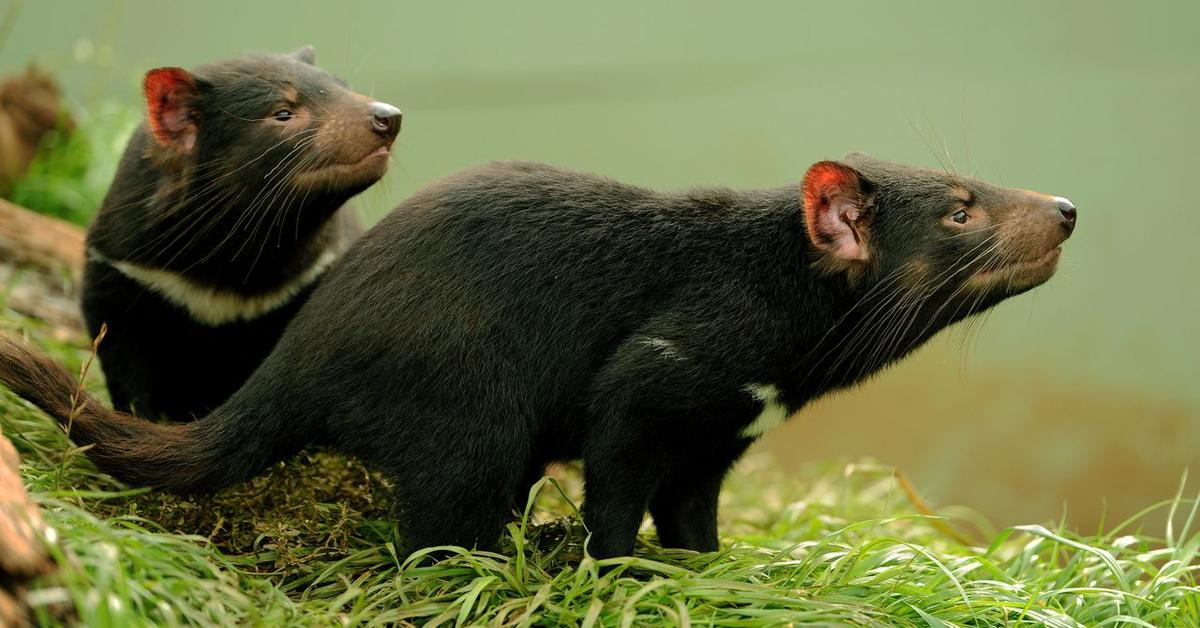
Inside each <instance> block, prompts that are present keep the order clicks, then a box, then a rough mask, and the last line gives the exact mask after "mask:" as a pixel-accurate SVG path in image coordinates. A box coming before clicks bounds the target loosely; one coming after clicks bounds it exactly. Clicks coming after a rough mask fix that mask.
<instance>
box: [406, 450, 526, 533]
mask: <svg viewBox="0 0 1200 628" xmlns="http://www.w3.org/2000/svg"><path fill="white" fill-rule="evenodd" d="M527 458H528V452H526V451H522V450H520V449H518V448H516V447H506V446H505V445H504V444H500V443H493V442H487V441H486V440H483V441H480V442H477V443H476V446H475V447H466V446H464V444H463V443H457V444H452V443H449V442H447V443H444V444H442V446H441V447H439V448H437V449H436V450H434V451H431V452H428V453H427V454H426V455H421V456H413V457H410V458H409V459H408V460H406V461H405V464H404V465H403V466H391V467H390V468H389V469H388V470H389V475H390V476H391V477H393V478H395V487H394V493H395V496H396V504H397V506H396V518H397V521H398V523H399V527H400V532H401V534H402V535H403V542H404V545H405V550H406V553H407V552H412V551H415V550H417V549H420V548H423V547H431V546H435V545H457V546H461V547H465V548H468V549H470V548H479V549H492V548H494V547H495V546H496V542H497V541H498V540H499V539H500V535H501V534H502V533H503V531H504V526H505V524H506V523H508V522H509V521H511V520H512V518H513V505H514V504H515V503H517V502H518V501H519V502H520V503H522V504H524V494H523V493H522V491H525V490H527V488H528V487H527V486H525V480H526V477H527V473H528V464H527V462H526V460H527Z"/></svg>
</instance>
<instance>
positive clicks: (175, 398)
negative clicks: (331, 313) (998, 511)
mask: <svg viewBox="0 0 1200 628" xmlns="http://www.w3.org/2000/svg"><path fill="white" fill-rule="evenodd" d="M144 88H145V97H146V114H147V115H146V121H145V123H144V124H143V125H142V126H141V128H139V129H137V131H136V132H135V133H134V134H133V137H132V139H130V141H129V145H128V147H127V148H126V150H125V155H124V157H123V158H122V159H121V164H120V167H119V168H118V170H117V174H116V178H115V179H114V181H113V184H112V187H111V188H110V189H109V192H108V196H107V197H106V198H105V200H104V204H103V206H102V207H101V209H100V212H99V214H98V216H97V217H96V220H95V221H94V222H93V223H92V226H91V228H90V230H89V231H88V263H87V267H86V270H85V276H84V287H83V312H84V316H85V318H86V320H87V323H88V328H89V330H90V331H91V333H92V334H93V335H94V334H96V333H97V332H98V331H99V329H100V326H101V324H103V323H107V324H108V337H107V340H105V342H103V343H102V344H101V346H100V361H101V365H102V367H103V368H104V373H105V375H106V376H107V380H108V388H109V392H110V393H111V395H112V400H113V405H114V406H116V408H117V409H118V410H122V411H126V412H128V411H130V410H133V411H134V412H136V413H137V414H139V415H142V416H145V417H154V418H157V417H159V416H167V417H171V418H174V419H180V420H184V419H190V418H193V417H194V416H203V415H204V414H206V413H207V412H208V411H209V410H211V409H213V408H215V407H217V406H218V405H220V404H221V402H223V401H225V399H226V398H228V397H229V395H230V394H232V393H233V392H234V391H235V390H237V389H238V387H240V386H241V385H242V384H243V383H244V382H245V381H246V378H247V377H249V375H250V373H251V372H252V371H253V370H254V368H255V367H257V366H258V364H259V362H261V361H262V359H263V358H264V357H266V355H267V353H269V352H270V350H271V348H272V347H273V346H274V345H275V342H276V341H277V340H278V339H279V336H280V335H281V334H282V333H283V329H284V327H286V326H287V323H288V321H290V320H291V318H292V316H293V315H294V314H295V313H296V311H297V310H298V309H299V308H300V304H301V303H303V302H304V300H305V299H306V298H307V296H308V294H309V293H310V292H311V289H312V287H313V284H314V282H315V281H316V280H317V279H318V278H319V277H320V276H321V275H322V274H323V273H324V271H325V270H326V269H327V268H328V267H329V265H330V263H331V262H333V260H334V259H335V258H336V257H337V256H338V255H340V254H341V253H342V252H343V251H344V250H345V248H346V247H347V246H348V245H349V243H350V242H351V241H352V240H353V239H354V238H356V237H357V236H358V235H359V234H360V232H361V229H360V228H359V226H358V222H357V219H356V218H355V216H354V214H353V210H352V209H351V208H350V207H349V206H347V205H346V201H347V200H349V199H350V197H352V196H354V195H355V194H358V193H359V192H361V191H362V190H364V189H366V188H367V187H368V186H370V185H371V184H373V183H375V181H377V180H378V179H379V178H380V177H381V176H383V174H384V172H385V171H386V170H387V166H388V157H389V149H390V147H391V145H392V141H393V140H394V139H395V137H396V133H397V132H398V130H399V128H400V111H399V110H398V109H396V108H395V107H393V106H391V105H388V104H385V103H381V102H375V101H373V100H371V99H370V98H367V97H366V96H362V95H360V94H357V93H355V92H353V91H351V90H350V89H349V88H348V87H347V86H346V84H345V83H343V82H342V81H341V80H339V79H337V78H335V77H333V76H331V75H330V74H328V73H326V72H324V71H323V70H321V69H320V68H317V67H316V66H314V65H313V53H312V49H311V48H305V49H303V50H301V51H299V52H297V53H295V54H291V55H248V56H244V57H240V58H237V59H232V60H228V61H221V62H218V63H213V64H210V65H205V66H201V67H198V68H196V69H195V70H194V71H191V72H189V71H186V70H183V69H180V68H158V69H154V70H150V71H149V72H148V73H147V74H146V78H145V83H144Z"/></svg>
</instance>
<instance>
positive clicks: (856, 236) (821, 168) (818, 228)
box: [803, 161, 870, 261]
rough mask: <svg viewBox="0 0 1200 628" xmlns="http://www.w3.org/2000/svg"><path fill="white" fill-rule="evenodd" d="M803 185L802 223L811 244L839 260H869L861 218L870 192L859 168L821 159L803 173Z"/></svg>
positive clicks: (868, 200)
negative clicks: (857, 169)
mask: <svg viewBox="0 0 1200 628" xmlns="http://www.w3.org/2000/svg"><path fill="white" fill-rule="evenodd" d="M803 188H804V224H805V227H807V229H808V239H809V240H810V241H812V243H813V246H815V247H816V248H817V249H818V250H820V251H821V252H823V253H825V254H826V255H829V256H832V257H834V258H836V259H838V260H844V261H864V260H866V259H868V253H867V245H866V242H865V241H864V240H863V233H862V223H861V222H860V219H861V218H862V214H863V211H864V210H865V209H866V208H867V206H868V204H869V202H870V193H869V190H868V189H867V188H868V184H867V183H866V182H865V181H864V180H863V178H862V176H861V175H860V174H859V173H858V171H856V170H855V169H853V168H851V167H849V166H846V165H844V164H840V163H838V162H836V161H820V162H817V163H815V164H813V165H812V166H811V167H810V168H809V169H808V172H806V173H805V174H804V185H803Z"/></svg>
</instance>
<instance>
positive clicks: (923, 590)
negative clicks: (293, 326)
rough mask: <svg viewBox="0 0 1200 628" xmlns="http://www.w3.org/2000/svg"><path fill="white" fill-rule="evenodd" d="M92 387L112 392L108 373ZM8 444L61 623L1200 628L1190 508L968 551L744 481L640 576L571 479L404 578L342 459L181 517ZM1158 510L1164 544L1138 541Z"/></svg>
mask: <svg viewBox="0 0 1200 628" xmlns="http://www.w3.org/2000/svg"><path fill="white" fill-rule="evenodd" d="M0 326H2V327H3V328H4V330H5V331H7V332H10V333H22V334H25V335H27V336H30V337H32V338H33V339H34V340H35V341H37V342H39V344H41V345H42V346H43V347H44V348H45V349H46V350H47V351H49V352H50V353H51V354H52V355H54V356H55V357H57V358H59V359H61V360H63V361H64V362H66V363H67V364H68V365H70V366H71V368H78V367H79V365H80V363H81V361H82V360H83V359H84V358H86V353H85V351H84V350H83V349H81V348H76V347H72V346H68V345H62V344H53V343H49V342H47V341H43V340H41V336H40V334H39V330H38V328H37V327H36V325H35V324H33V323H31V322H30V321H27V320H24V319H21V318H18V317H16V315H14V314H12V313H11V312H7V311H5V312H3V313H2V315H0ZM88 384H89V386H90V387H91V388H93V389H96V388H98V387H99V386H100V384H99V382H98V376H97V374H95V373H93V374H92V375H91V376H90V377H89V380H88ZM0 428H2V429H3V431H4V433H5V434H6V435H8V436H9V437H10V438H11V439H12V440H13V442H14V443H15V444H16V446H17V449H18V450H19V451H20V452H21V454H22V456H23V458H24V466H23V468H22V472H23V476H24V478H25V481H26V485H27V486H28V487H29V489H30V490H31V491H32V493H33V495H34V498H35V499H36V500H37V501H38V502H39V503H40V504H41V505H42V507H43V509H44V511H45V516H46V519H47V521H48V522H49V524H50V525H51V526H52V527H53V529H54V531H55V532H54V536H55V537H56V542H55V543H54V544H53V545H52V547H53V549H54V556H55V559H56V560H57V562H58V564H59V573H58V575H57V576H55V577H52V578H49V579H47V580H45V581H44V582H41V583H40V584H39V585H38V586H37V587H36V588H35V591H34V593H33V596H32V601H33V603H34V606H35V609H36V611H37V613H38V619H39V621H41V622H42V623H47V624H55V623H61V622H64V621H71V620H72V619H76V620H78V621H80V622H82V623H83V624H85V625H89V626H137V625H167V626H170V625H183V624H196V625H232V624H243V625H244V624H251V625H254V624H257V625H285V624H286V625H313V626H328V625H334V624H338V625H348V626H349V625H366V624H409V623H411V624H427V625H513V626H523V625H577V624H578V625H605V626H636V625H647V624H660V623H668V624H681V625H688V624H692V625H726V626H758V625H781V624H805V623H811V624H826V625H843V624H852V625H868V626H870V625H874V626H927V627H932V626H947V625H950V626H955V625H965V626H1022V625H1028V626H1200V588H1197V570H1198V569H1200V564H1198V563H1197V560H1196V553H1197V550H1198V549H1200V521H1197V520H1196V504H1197V501H1196V500H1195V499H1192V498H1190V497H1186V496H1184V495H1183V488H1182V487H1181V492H1180V495H1179V496H1178V497H1177V498H1176V499H1174V500H1172V501H1169V502H1166V503H1162V504H1156V505H1153V506H1151V507H1149V508H1147V510H1146V512H1145V513H1143V514H1142V515H1141V516H1139V517H1135V518H1134V519H1132V520H1130V521H1127V522H1123V523H1121V524H1119V525H1114V526H1112V527H1109V528H1107V529H1105V530H1103V531H1100V532H1097V533H1095V534H1094V535H1090V536H1079V535H1076V534H1073V533H1071V532H1068V531H1065V530H1061V529H1054V528H1047V527H1043V526H1039V525H1031V526H1021V527H1016V528H1012V529H1007V530H1003V531H1000V532H998V533H997V532H993V531H989V530H988V529H987V526H986V525H985V524H981V523H974V524H972V523H971V521H970V520H971V518H970V517H968V516H962V517H958V518H957V520H955V521H951V522H950V523H951V524H953V525H954V526H955V527H956V528H957V529H959V530H962V531H963V533H964V534H966V535H968V536H979V537H980V538H983V536H986V537H987V541H986V542H980V543H978V544H972V545H964V544H962V543H960V542H958V541H956V540H955V535H952V534H948V533H947V532H945V530H946V529H947V527H946V521H943V520H942V519H935V518H931V517H929V516H925V515H921V514H919V513H918V512H917V510H916V508H915V507H914V505H913V502H912V501H911V500H910V499H909V498H908V497H907V496H906V492H905V491H904V490H902V488H901V486H900V485H899V484H898V482H897V479H896V477H895V476H894V474H893V473H892V471H891V470H890V469H888V468H886V467H882V466H879V465H873V464H853V465H826V466H824V467H814V468H813V470H812V472H811V473H810V474H808V475H807V476H805V477H804V478H802V479H796V478H793V477H789V476H785V475H783V474H781V473H780V472H778V471H777V470H774V469H772V468H771V467H770V466H769V465H767V464H765V463H764V462H763V461H761V460H749V461H747V462H745V463H744V464H742V465H741V466H740V467H739V468H738V469H737V471H736V472H735V473H734V474H733V475H732V477H731V478H730V480H729V482H728V483H727V486H726V489H725V492H724V495H723V498H724V503H723V508H722V528H721V530H722V534H723V535H724V536H723V544H722V547H723V549H722V550H721V551H720V552H718V553H715V554H709V555H697V554H694V553H689V552H685V551H669V550H663V549H660V548H658V547H656V546H655V544H654V537H653V532H652V528H651V527H649V526H647V529H646V530H645V531H644V533H643V534H642V536H641V538H640V540H639V544H638V549H637V553H636V555H635V556H634V557H632V558H622V559H612V560H605V561H595V560H593V559H591V558H587V557H585V556H584V552H583V549H582V544H583V542H584V540H585V538H586V532H585V531H584V530H583V528H582V526H581V525H580V523H579V519H578V517H577V515H576V513H575V509H574V506H573V504H576V503H578V501H579V499H580V495H581V490H580V488H581V487H580V482H579V479H578V473H577V472H576V471H575V470H573V469H565V470H560V471H557V472H556V473H555V478H553V479H549V480H545V481H543V483H542V484H541V485H540V486H539V488H540V489H541V490H540V494H539V496H538V497H537V499H536V503H535V504H533V505H532V507H531V508H530V510H529V512H527V513H526V515H525V516H524V517H522V518H514V521H513V523H512V524H511V525H510V526H509V527H508V531H507V535H506V539H505V543H504V546H503V549H502V551H501V552H499V553H487V552H471V551H468V550H466V549H460V548H449V552H450V556H449V557H446V556H444V555H443V556H441V557H440V558H435V557H434V556H432V555H430V554H429V553H428V552H419V553H417V554H415V555H413V556H411V557H408V558H403V557H400V556H397V555H396V554H395V552H394V551H393V548H394V547H395V540H396V538H395V533H394V530H393V529H392V526H391V525H390V524H389V522H388V518H387V512H388V503H387V502H388V499H387V486H386V482H385V481H384V480H382V479H381V478H379V477H377V476H375V475H373V474H371V473H369V472H368V471H366V470H364V469H363V468H361V467H360V466H358V465H356V464H355V463H353V462H352V461H349V460H346V459H343V458H339V457H336V456H333V455H330V454H324V453H306V454H302V455H300V456H299V457H297V458H296V459H294V460H292V461H289V462H287V463H285V464H281V465H278V466H276V467H275V468H273V469H272V470H271V471H270V472H269V473H268V474H266V475H265V476H263V477H261V478H258V479H256V480H254V481H252V482H249V483H246V484H245V485H242V486H238V487H235V488H233V489H231V490H228V491H225V492H223V493H221V494H220V495H218V496H216V497H215V498H212V499H203V500H200V499H184V498H178V497H173V496H169V495H163V494H155V493H150V492H146V491H144V490H142V489H136V488H130V487H127V486H124V485H122V484H120V483H119V482H116V481H115V480H113V479H111V478H109V477H108V476H105V475H104V474H101V473H99V472H98V471H96V470H95V469H94V468H93V467H92V466H91V465H90V464H89V463H88V462H87V460H86V458H85V457H84V456H83V455H82V454H81V452H80V451H79V450H77V449H74V448H72V447H71V445H70V444H69V443H68V442H67V441H66V439H65V438H64V437H63V436H62V434H61V433H60V431H59V430H58V429H57V428H56V427H55V426H54V425H53V424H52V423H51V421H50V420H49V419H47V418H46V417H45V416H43V415H42V414H40V413H39V412H37V411H35V410H33V409H32V408H30V407H29V406H28V405H27V404H25V403H23V402H21V401H19V400H17V399H15V398H13V397H12V396H11V395H10V394H8V393H5V394H4V396H3V398H0ZM1163 510H1166V511H1169V513H1170V516H1169V520H1170V521H1171V522H1172V523H1171V525H1169V526H1168V527H1167V528H1166V529H1165V530H1146V529H1142V527H1141V521H1142V520H1143V519H1145V518H1147V517H1148V516H1149V515H1151V514H1153V513H1155V512H1159V511H1163ZM603 567H608V568H609V569H602V568H603ZM67 609H73V610H67Z"/></svg>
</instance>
